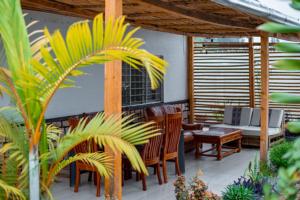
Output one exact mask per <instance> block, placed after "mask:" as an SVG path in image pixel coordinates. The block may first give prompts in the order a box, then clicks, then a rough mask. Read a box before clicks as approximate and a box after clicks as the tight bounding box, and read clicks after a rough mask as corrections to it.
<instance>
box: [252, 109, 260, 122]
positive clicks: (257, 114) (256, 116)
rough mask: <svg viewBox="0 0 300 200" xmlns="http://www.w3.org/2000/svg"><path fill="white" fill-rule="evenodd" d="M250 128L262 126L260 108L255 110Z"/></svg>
mask: <svg viewBox="0 0 300 200" xmlns="http://www.w3.org/2000/svg"><path fill="white" fill-rule="evenodd" d="M250 126H260V109H259V108H254V109H253V112H252V117H251V122H250Z"/></svg>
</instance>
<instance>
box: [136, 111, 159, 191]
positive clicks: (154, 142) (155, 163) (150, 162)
mask: <svg viewBox="0 0 300 200" xmlns="http://www.w3.org/2000/svg"><path fill="white" fill-rule="evenodd" d="M148 120H149V121H152V122H154V124H153V128H154V129H155V130H160V131H159V132H160V135H157V136H155V137H152V138H150V139H149V142H148V143H147V144H145V145H144V148H143V150H142V152H141V157H142V159H143V161H144V164H145V166H146V167H150V166H152V167H154V171H155V172H156V174H157V178H158V183H159V184H160V185H161V184H162V179H161V175H160V153H161V147H162V143H163V136H164V133H163V132H162V130H163V126H164V117H163V116H160V117H149V118H148ZM141 179H142V184H143V190H144V191H146V190H147V185H146V177H145V174H143V173H141Z"/></svg>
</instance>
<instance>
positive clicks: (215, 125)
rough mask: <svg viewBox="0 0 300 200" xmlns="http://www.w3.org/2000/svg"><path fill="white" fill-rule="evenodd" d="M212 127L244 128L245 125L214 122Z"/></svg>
mask: <svg viewBox="0 0 300 200" xmlns="http://www.w3.org/2000/svg"><path fill="white" fill-rule="evenodd" d="M210 127H211V128H233V129H243V128H244V126H235V125H229V124H212V125H210Z"/></svg>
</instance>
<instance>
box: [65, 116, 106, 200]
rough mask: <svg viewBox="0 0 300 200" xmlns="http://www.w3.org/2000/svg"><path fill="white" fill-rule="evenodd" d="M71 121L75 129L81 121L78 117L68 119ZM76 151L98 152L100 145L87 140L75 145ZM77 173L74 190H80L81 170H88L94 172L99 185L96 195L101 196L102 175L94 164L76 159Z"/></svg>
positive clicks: (95, 180)
mask: <svg viewBox="0 0 300 200" xmlns="http://www.w3.org/2000/svg"><path fill="white" fill-rule="evenodd" d="M88 121H89V119H87V121H86V122H87V123H88ZM68 122H69V126H70V128H71V129H74V128H75V127H76V126H77V125H78V123H79V119H78V118H70V119H69V120H68ZM73 150H74V153H75V154H80V153H91V152H97V151H98V147H97V144H96V143H95V142H94V141H93V140H91V141H85V142H82V143H80V144H78V145H77V146H76V147H74V149H73ZM75 163H76V175H75V187H74V192H78V187H79V183H80V172H81V171H87V172H92V173H93V174H94V184H95V185H96V187H97V190H96V196H97V197H99V196H100V189H101V188H100V183H101V176H100V174H99V173H98V171H97V169H96V168H95V167H94V166H92V165H89V164H87V163H83V162H81V161H76V162H75Z"/></svg>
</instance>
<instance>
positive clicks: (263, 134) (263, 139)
mask: <svg viewBox="0 0 300 200" xmlns="http://www.w3.org/2000/svg"><path fill="white" fill-rule="evenodd" d="M260 38H261V110H260V123H261V124H260V128H261V130H260V160H261V161H264V162H266V161H267V157H268V136H269V135H268V129H269V36H268V34H267V33H261V37H260Z"/></svg>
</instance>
